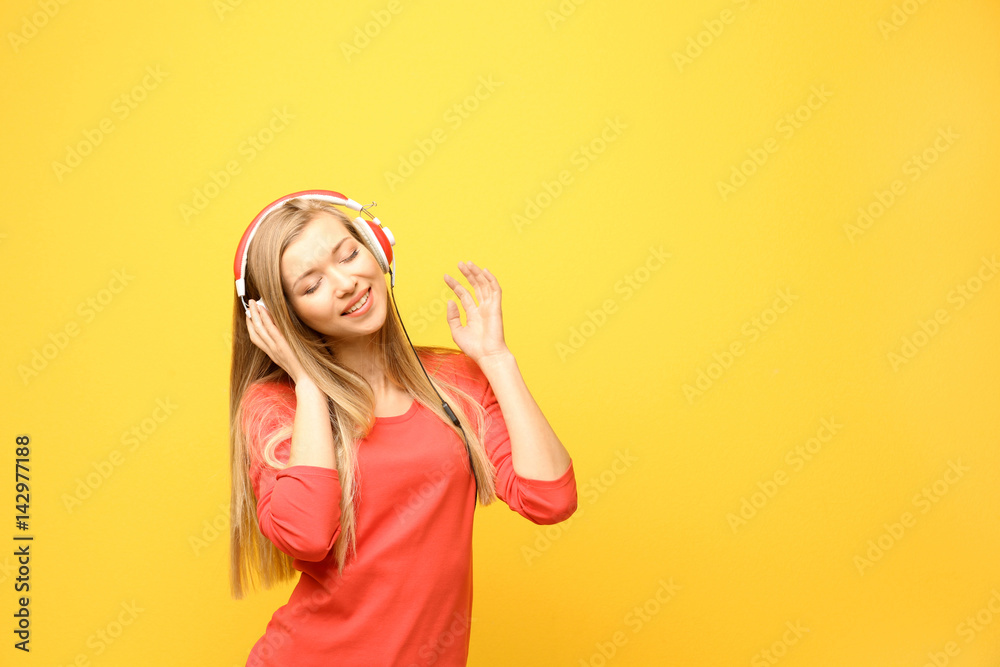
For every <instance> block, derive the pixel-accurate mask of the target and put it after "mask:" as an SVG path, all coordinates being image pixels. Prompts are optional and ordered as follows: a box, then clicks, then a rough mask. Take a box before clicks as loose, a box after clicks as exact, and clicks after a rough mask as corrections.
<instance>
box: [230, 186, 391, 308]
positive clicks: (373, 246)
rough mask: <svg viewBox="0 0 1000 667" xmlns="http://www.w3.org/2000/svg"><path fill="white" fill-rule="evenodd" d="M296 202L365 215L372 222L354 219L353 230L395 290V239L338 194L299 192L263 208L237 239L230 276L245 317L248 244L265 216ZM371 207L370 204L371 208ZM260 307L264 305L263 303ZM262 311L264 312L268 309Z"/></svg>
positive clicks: (369, 213)
mask: <svg viewBox="0 0 1000 667" xmlns="http://www.w3.org/2000/svg"><path fill="white" fill-rule="evenodd" d="M296 198H302V199H316V200H319V201H328V202H330V203H331V204H337V205H338V206H346V207H347V208H349V209H351V210H352V211H358V212H364V213H365V214H367V215H368V217H370V218H371V220H365V219H364V218H362V217H361V216H358V217H356V218H355V219H354V227H355V228H356V229H357V230H358V231H359V232H360V233H361V238H363V239H364V241H365V245H366V246H368V249H369V250H370V251H371V253H372V254H373V255H375V260H376V261H377V262H378V265H379V268H381V269H382V273H383V274H385V273H388V274H389V282H390V286H391V287H395V286H396V257H395V256H394V254H393V252H392V246H394V245H396V239H395V237H394V236H393V235H392V232H391V231H389V228H388V227H383V226H382V222H381V221H380V220H379V219H378V218H376V217H375V216H373V215H372V214H371V212H370V211H369V210H368V209H366V208H365V207H364V206H362V205H361V204H359V203H358V202H356V201H354V200H353V199H350V198H348V197H345V196H344V195H342V194H340V193H339V192H334V191H333V190H301V191H300V192H293V193H292V194H290V195H285V196H284V197H281V198H279V199H275V200H274V201H273V202H271V203H270V204H268V205H267V206H265V207H264V210H262V211H261V212H260V213H258V214H257V216H256V217H255V218H254V219H253V222H251V223H250V226H249V227H247V230H246V231H245V232H243V238H241V239H240V244H239V245H238V246H237V247H236V261H235V262H234V265H233V272H234V273H235V274H236V294H238V295H239V297H240V302H242V303H243V310H244V311H245V312H246V314H247V315H249V314H250V309H249V308H248V307H247V302H246V301H245V300H244V297H245V296H246V271H247V257H249V254H250V241H251V240H252V239H253V237H254V234H256V233H257V228H258V227H259V226H260V223H261V221H263V220H264V218H266V217H267V216H268V214H270V213H271V212H272V211H274V210H276V209H278V208H280V207H281V206H283V205H284V204H285V202H287V201H289V200H292V199H296ZM374 203H375V202H372V204H373V205H374ZM393 301H395V299H393ZM260 303H263V301H261V302H260ZM264 307H265V308H266V307H267V306H264Z"/></svg>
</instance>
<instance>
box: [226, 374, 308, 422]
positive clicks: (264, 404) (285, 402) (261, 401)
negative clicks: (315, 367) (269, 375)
mask: <svg viewBox="0 0 1000 667" xmlns="http://www.w3.org/2000/svg"><path fill="white" fill-rule="evenodd" d="M240 401H241V403H242V405H243V412H244V414H245V415H257V416H259V415H261V414H263V413H268V412H271V411H274V410H292V411H294V409H295V386H294V385H293V384H292V383H291V381H290V380H288V379H285V380H257V381H256V382H253V383H251V384H250V385H249V386H248V387H247V388H246V390H245V391H244V392H243V397H242V398H241V399H240Z"/></svg>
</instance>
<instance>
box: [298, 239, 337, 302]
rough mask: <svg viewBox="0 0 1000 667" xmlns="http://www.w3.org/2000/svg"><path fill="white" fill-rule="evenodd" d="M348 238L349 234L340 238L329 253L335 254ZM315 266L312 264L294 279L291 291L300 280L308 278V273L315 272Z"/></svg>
mask: <svg viewBox="0 0 1000 667" xmlns="http://www.w3.org/2000/svg"><path fill="white" fill-rule="evenodd" d="M350 238H351V235H350V234H348V235H347V236H345V237H344V238H342V239H340V240H339V241H337V245H335V246H333V250H331V251H330V252H332V253H335V252H337V250H339V249H340V246H342V245H343V244H344V241H347V240H349V239H350ZM317 266H318V264H314V265H313V266H310V267H309V268H308V269H306V270H305V272H304V273H303V274H302V275H301V276H299V277H298V278H296V279H295V282H294V283H292V289H295V286H296V285H298V284H299V282H300V281H301V280H302V279H303V278H305V277H306V276H308V275H309V274H310V273H312V272H313V271H315V270H316V267H317Z"/></svg>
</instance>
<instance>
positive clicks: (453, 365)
mask: <svg viewBox="0 0 1000 667" xmlns="http://www.w3.org/2000/svg"><path fill="white" fill-rule="evenodd" d="M419 355H420V360H421V361H422V362H423V364H424V368H426V369H427V372H428V373H430V374H431V375H433V376H435V377H440V378H441V379H443V380H447V381H449V382H454V383H455V384H457V385H459V386H460V387H461V388H462V389H463V390H465V391H469V390H470V389H471V390H473V391H475V390H476V389H479V392H478V393H480V394H481V393H482V392H483V390H485V388H486V385H487V384H489V383H488V381H487V380H486V376H485V375H483V371H482V370H481V369H480V368H479V364H477V363H476V362H475V361H473V360H472V359H471V358H470V357H469V356H468V355H467V354H465V353H464V352H462V351H461V350H455V349H452V348H444V347H432V348H420V351H419Z"/></svg>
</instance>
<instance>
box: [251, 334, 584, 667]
mask: <svg viewBox="0 0 1000 667" xmlns="http://www.w3.org/2000/svg"><path fill="white" fill-rule="evenodd" d="M423 359H424V363H425V365H426V367H427V371H428V373H431V374H432V375H435V376H438V377H443V378H446V379H449V380H451V381H453V382H455V383H456V384H458V386H460V387H461V388H462V389H463V390H465V391H467V392H468V393H469V395H470V396H472V397H474V398H475V399H476V400H478V402H479V403H480V405H482V406H483V407H484V408H485V410H486V434H485V438H484V444H485V447H486V451H487V453H488V455H489V458H490V460H491V461H492V462H493V465H494V466H495V467H496V470H497V476H496V490H497V496H498V497H499V498H500V499H501V500H503V501H504V502H505V503H506V504H507V505H508V506H509V507H510V509H511V510H513V511H515V512H517V513H518V514H520V515H521V516H523V517H525V518H526V519H528V520H529V521H532V522H534V523H536V524H552V523H557V522H559V521H563V520H565V519H567V518H569V516H571V515H572V514H573V512H574V511H575V510H576V507H577V493H576V478H575V476H574V473H573V464H572V462H570V465H569V468H567V469H566V471H565V472H564V473H563V474H562V475H561V476H560V477H559V478H558V479H555V480H533V479H527V478H524V477H521V476H519V475H518V474H517V473H515V472H514V468H513V466H512V464H511V451H510V440H509V437H508V434H507V427H506V424H505V422H504V418H503V414H502V413H501V411H500V406H499V403H497V399H496V396H494V394H493V389H492V388H491V387H490V385H489V382H488V381H487V379H486V377H485V375H483V373H482V371H481V370H480V369H479V366H478V365H477V364H476V363H475V362H474V361H472V360H471V359H470V358H469V357H468V356H466V355H465V354H464V353H457V354H452V355H448V356H444V357H432V356H424V357H423ZM275 398H276V399H278V405H279V406H280V407H279V409H278V410H277V412H276V413H272V414H271V415H270V416H268V417H266V418H259V417H256V418H255V417H254V413H255V408H256V407H259V406H260V405H261V404H260V403H258V402H259V401H267V400H268V399H275ZM244 402H245V403H244V415H245V419H244V428H246V429H247V433H248V434H249V438H250V443H249V444H250V446H251V447H253V448H255V449H254V451H256V452H259V451H260V447H261V446H262V444H263V442H264V440H265V438H266V436H267V434H268V433H270V432H272V431H273V429H275V428H278V427H279V426H281V425H283V424H291V423H292V420H293V418H294V414H295V391H294V387H293V386H292V385H291V384H290V381H289V382H276V383H266V384H261V385H254V386H253V387H251V389H250V390H248V391H247V393H246V395H245V397H244ZM257 414H258V415H259V414H260V413H259V412H258V413H257ZM290 446H291V438H287V439H285V440H284V441H283V442H282V443H281V444H279V445H278V448H277V450H276V457H277V459H278V460H279V461H281V462H282V463H285V464H287V462H288V457H289V450H290ZM251 459H252V460H253V461H254V463H252V464H251V466H250V471H249V472H250V478H251V481H252V483H253V490H254V494H255V496H256V498H257V517H258V522H259V526H260V530H261V533H263V534H264V536H266V537H267V538H268V539H269V540H271V542H273V543H274V544H275V546H277V547H278V549H280V550H281V551H283V552H284V553H286V554H288V555H290V556H292V557H293V558H294V559H295V560H294V567H295V569H297V570H299V571H300V572H301V574H300V575H299V580H298V583H297V584H296V586H295V588H294V590H293V591H292V594H291V597H290V598H289V600H288V602H287V603H286V604H285V605H283V606H281V607H280V608H278V610H277V611H275V612H274V615H273V616H272V618H271V620H270V621H269V622H268V624H267V627H266V629H265V632H264V635H263V636H262V637H261V638H260V639H259V640H258V641H257V643H256V644H255V645H254V646H253V649H252V650H251V651H250V655H249V657H248V660H247V663H246V664H247V666H248V667H262V666H272V665H273V666H281V667H293V666H294V667H311V666H313V665H316V666H317V667H318V666H319V665H323V666H324V667H327V666H330V665H348V666H349V665H364V666H365V667H372V666H379V665H385V666H389V665H393V666H403V667H406V666H411V665H414V666H415V665H436V666H440V667H450V666H453V665H465V664H466V662H467V659H468V652H469V637H470V625H471V622H470V615H471V611H472V521H473V514H474V508H475V498H474V497H475V481H474V479H473V477H472V475H471V474H470V472H469V460H468V455H467V454H466V450H465V443H464V442H463V441H462V440H461V438H460V437H459V436H458V435H457V434H455V433H454V431H452V430H451V429H450V428H449V427H448V426H446V425H445V424H444V423H443V422H442V421H441V420H440V418H438V416H437V415H436V414H434V413H432V412H431V411H429V410H428V409H427V408H425V407H424V406H423V405H421V404H419V403H418V402H417V401H413V403H412V405H411V406H410V408H409V409H408V410H407V411H406V412H405V413H404V414H401V415H397V416H392V417H381V418H376V422H375V426H374V427H373V428H372V430H371V432H370V433H369V434H368V436H367V437H366V438H364V439H363V440H362V441H361V442H360V446H359V451H358V473H359V486H358V489H357V494H358V495H359V498H360V499H359V505H358V506H357V507H358V509H357V512H356V520H357V524H356V526H357V554H356V557H351V556H349V557H348V561H347V565H346V567H345V569H344V574H343V577H341V576H339V575H338V573H337V566H336V561H335V559H334V555H333V543H334V541H335V540H336V538H337V536H338V535H339V533H340V504H339V503H340V495H341V487H340V481H339V478H338V473H337V471H336V470H334V469H331V468H323V467H319V466H309V465H296V466H291V467H286V468H284V469H282V470H276V469H274V468H272V467H270V466H266V465H264V464H263V463H261V462H260V458H259V456H252V457H251Z"/></svg>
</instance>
